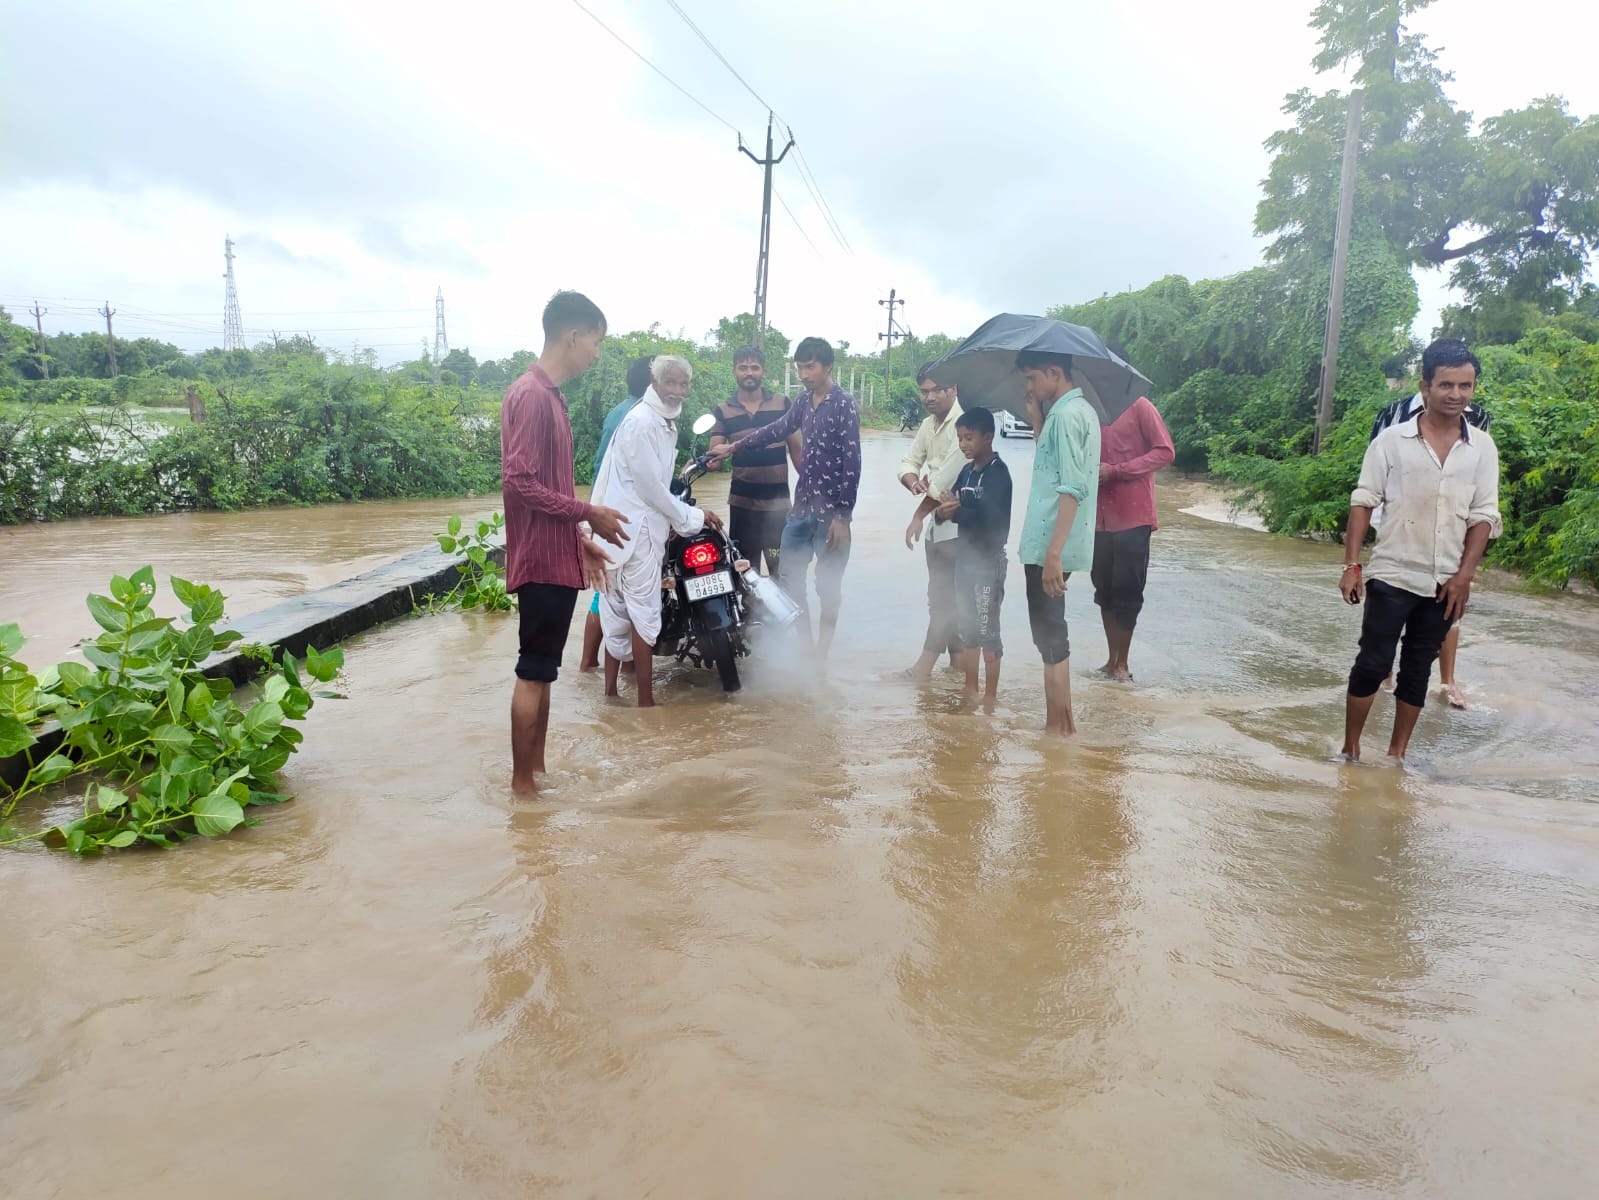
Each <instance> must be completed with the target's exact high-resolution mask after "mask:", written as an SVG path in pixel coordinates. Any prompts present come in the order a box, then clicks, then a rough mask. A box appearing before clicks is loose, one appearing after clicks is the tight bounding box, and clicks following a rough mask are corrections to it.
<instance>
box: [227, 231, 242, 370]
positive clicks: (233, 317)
mask: <svg viewBox="0 0 1599 1200" xmlns="http://www.w3.org/2000/svg"><path fill="white" fill-rule="evenodd" d="M223 251H224V253H223V257H224V258H226V259H227V261H228V270H227V274H225V275H224V276H223V278H224V279H226V280H227V281H228V289H227V294H226V297H225V298H224V299H223V301H222V348H223V349H224V350H243V349H244V318H243V317H242V316H241V315H240V314H239V289H238V288H237V287H235V286H234V283H233V238H232V237H229V238H228V239H227V240H226V241H225V242H223Z"/></svg>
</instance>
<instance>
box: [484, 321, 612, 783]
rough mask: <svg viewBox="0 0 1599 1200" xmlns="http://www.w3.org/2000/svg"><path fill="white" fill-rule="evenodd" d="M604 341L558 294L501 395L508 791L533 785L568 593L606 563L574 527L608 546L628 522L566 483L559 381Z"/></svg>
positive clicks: (568, 621) (568, 616) (567, 448)
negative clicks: (510, 611) (515, 612)
mask: <svg viewBox="0 0 1599 1200" xmlns="http://www.w3.org/2000/svg"><path fill="white" fill-rule="evenodd" d="M604 340H605V314H604V313H602V312H600V310H599V308H598V307H597V306H596V305H595V304H594V302H593V301H592V300H590V299H589V298H588V297H587V296H584V295H582V294H581V293H578V292H557V293H556V294H555V295H554V296H553V297H551V298H550V302H549V304H548V305H546V306H545V309H544V349H543V351H542V352H541V353H540V354H539V357H538V360H537V361H536V362H534V363H533V364H532V365H531V366H529V367H528V369H527V371H526V372H525V373H524V374H523V375H522V377H521V378H519V379H518V380H516V382H515V383H513V384H511V387H510V390H508V391H507V392H506V393H505V404H504V406H503V407H502V408H501V409H500V455H501V476H502V479H501V486H502V488H503V489H504V498H505V586H506V589H507V590H508V591H511V592H514V593H515V594H516V602H517V608H518V609H519V610H520V621H521V629H520V643H519V652H518V654H517V659H516V686H515V688H514V689H513V691H512V692H511V790H512V791H513V792H519V793H523V794H532V793H535V792H537V791H538V785H537V784H536V783H535V782H534V776H535V775H536V774H541V773H542V772H543V771H544V741H545V735H546V733H547V732H548V731H549V727H550V685H551V684H552V683H554V682H555V677H556V675H557V674H558V673H559V671H560V666H561V652H562V650H563V649H564V648H565V646H566V635H567V632H568V630H570V629H571V626H572V610H573V609H574V608H575V607H576V605H577V593H578V589H579V588H581V587H582V586H583V585H584V583H585V582H587V583H588V584H589V585H590V586H599V585H600V584H601V583H602V582H603V579H604V573H605V565H606V563H607V562H608V561H609V559H608V558H607V557H606V555H605V551H604V550H602V549H601V548H600V546H599V544H598V543H597V542H595V541H594V540H592V539H591V538H588V537H585V536H584V535H583V534H582V533H581V532H580V531H579V530H578V525H579V523H580V522H584V521H587V522H588V524H589V528H590V529H591V530H592V532H593V534H594V536H595V537H598V538H603V539H604V540H605V541H607V542H610V543H611V544H612V545H613V546H620V545H621V544H622V543H623V542H625V541H627V534H626V532H625V531H624V530H623V529H622V526H623V525H624V524H626V523H627V518H626V517H624V516H623V515H622V514H621V513H619V512H617V511H616V509H614V508H598V507H595V506H594V505H591V504H585V503H584V502H583V501H581V500H579V499H578V498H577V494H576V492H575V490H574V488H573V480H572V425H571V422H570V421H569V420H568V418H567V414H566V397H565V396H563V395H561V384H563V383H565V382H566V381H567V380H568V379H571V378H572V377H573V376H574V375H581V374H582V373H583V372H584V371H586V370H588V369H589V367H591V366H593V365H594V360H595V359H596V358H598V357H599V355H600V343H601V342H602V341H604Z"/></svg>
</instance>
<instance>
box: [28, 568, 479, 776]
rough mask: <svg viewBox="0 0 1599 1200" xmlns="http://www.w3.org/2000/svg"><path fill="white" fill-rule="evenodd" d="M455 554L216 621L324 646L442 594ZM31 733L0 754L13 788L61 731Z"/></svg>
mask: <svg viewBox="0 0 1599 1200" xmlns="http://www.w3.org/2000/svg"><path fill="white" fill-rule="evenodd" d="M491 556H492V557H493V558H494V560H495V561H496V562H498V563H501V564H503V563H504V561H505V551H504V550H503V549H497V550H494V551H492V552H491ZM462 561H464V560H462V559H461V558H459V557H458V556H456V555H453V554H445V553H444V552H443V551H442V550H439V549H438V548H436V547H435V548H433V549H428V550H418V551H417V552H416V553H414V554H407V555H406V556H405V557H404V558H397V559H395V560H394V561H393V562H389V563H385V564H384V565H383V566H381V567H374V568H373V569H372V570H370V571H363V572H362V573H361V574H359V575H352V576H351V577H350V578H348V579H343V580H340V581H339V582H338V583H335V584H331V585H330V586H328V587H325V588H318V589H317V590H316V591H314V592H307V593H306V594H305V595H303V596H296V597H295V598H294V599H292V600H285V601H283V603H281V604H274V605H273V606H272V607H271V608H266V609H262V610H261V611H260V612H256V613H250V614H248V615H247V616H243V617H240V618H239V619H238V620H236V621H229V620H224V621H221V622H218V624H219V626H220V627H221V628H224V629H234V630H237V631H238V632H239V633H240V634H241V635H242V638H243V643H242V644H252V643H254V644H260V645H264V646H270V647H272V648H273V649H274V650H287V651H288V652H289V653H290V654H293V655H295V656H296V657H304V655H305V649H306V647H307V646H315V647H316V648H317V649H318V650H326V649H328V648H329V647H330V646H334V645H337V644H338V643H339V642H341V641H343V640H344V639H345V638H347V637H350V636H352V635H354V634H357V633H361V632H363V631H365V630H368V629H371V628H373V627H374V626H376V625H382V624H383V623H384V622H386V621H392V620H394V619H395V618H396V617H402V616H405V615H406V614H407V613H409V612H411V610H412V609H413V608H415V607H416V605H418V604H419V603H421V602H422V601H424V600H427V599H428V598H430V597H432V596H442V595H444V594H445V593H446V592H448V591H449V590H450V589H451V588H453V587H454V586H455V585H456V583H457V582H458V581H459V580H460V579H461V573H460V572H459V571H458V570H456V566H457V564H459V563H460V562H462ZM200 670H201V672H202V673H203V674H205V675H207V676H210V677H211V678H213V679H231V680H232V681H233V683H234V685H235V686H238V685H240V684H244V683H248V682H249V680H250V679H251V677H252V676H254V675H255V674H256V673H258V672H259V671H260V670H261V663H260V662H259V661H257V660H256V659H253V658H250V657H249V656H247V655H245V654H241V653H239V651H238V649H237V647H234V648H231V649H229V650H227V651H224V652H222V653H220V654H213V655H212V656H211V657H210V658H208V659H206V661H205V662H204V663H202V664H201V665H200ZM37 735H38V738H39V740H38V741H37V742H36V743H34V745H32V746H30V747H29V748H28V749H27V750H25V751H23V752H22V753H21V754H14V755H12V756H11V757H9V758H0V779H3V780H5V782H6V784H7V785H8V786H10V787H16V786H17V784H19V783H21V782H22V778H23V776H25V775H26V774H27V773H28V770H29V768H30V767H31V766H32V765H33V764H34V763H36V762H39V761H41V760H42V759H44V758H45V757H47V756H48V755H50V754H52V753H54V751H55V750H56V749H57V748H58V747H59V746H60V745H61V739H62V731H61V729H60V727H59V726H57V725H56V723H55V722H54V721H50V722H46V723H45V724H44V725H43V726H42V727H41V728H40V729H39V730H38V731H37Z"/></svg>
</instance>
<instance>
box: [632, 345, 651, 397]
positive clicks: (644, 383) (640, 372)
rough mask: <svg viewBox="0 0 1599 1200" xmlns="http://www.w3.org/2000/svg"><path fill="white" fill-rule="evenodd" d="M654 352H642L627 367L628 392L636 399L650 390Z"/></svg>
mask: <svg viewBox="0 0 1599 1200" xmlns="http://www.w3.org/2000/svg"><path fill="white" fill-rule="evenodd" d="M654 361H655V355H653V354H641V355H639V356H638V357H637V358H635V359H634V360H633V361H632V363H630V364H629V365H628V368H627V394H628V395H629V396H632V397H634V398H635V399H636V398H637V397H639V396H642V395H643V394H644V393H645V392H647V391H649V390H650V364H651V363H653V362H654Z"/></svg>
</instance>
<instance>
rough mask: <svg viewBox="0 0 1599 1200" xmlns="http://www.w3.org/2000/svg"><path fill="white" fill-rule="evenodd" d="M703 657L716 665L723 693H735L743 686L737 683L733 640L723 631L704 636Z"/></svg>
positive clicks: (736, 664) (736, 665)
mask: <svg viewBox="0 0 1599 1200" xmlns="http://www.w3.org/2000/svg"><path fill="white" fill-rule="evenodd" d="M705 657H706V658H708V659H710V660H711V661H712V662H713V663H715V664H716V674H717V675H718V676H719V677H720V678H721V680H722V690H723V691H724V692H736V691H738V690H739V688H740V687H742V686H743V685H742V684H741V683H739V681H738V660H737V659H736V658H735V657H734V654H733V639H732V638H731V637H729V636H728V633H727V631H726V630H725V629H722V630H718V631H717V632H715V633H708V634H706V635H705Z"/></svg>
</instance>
